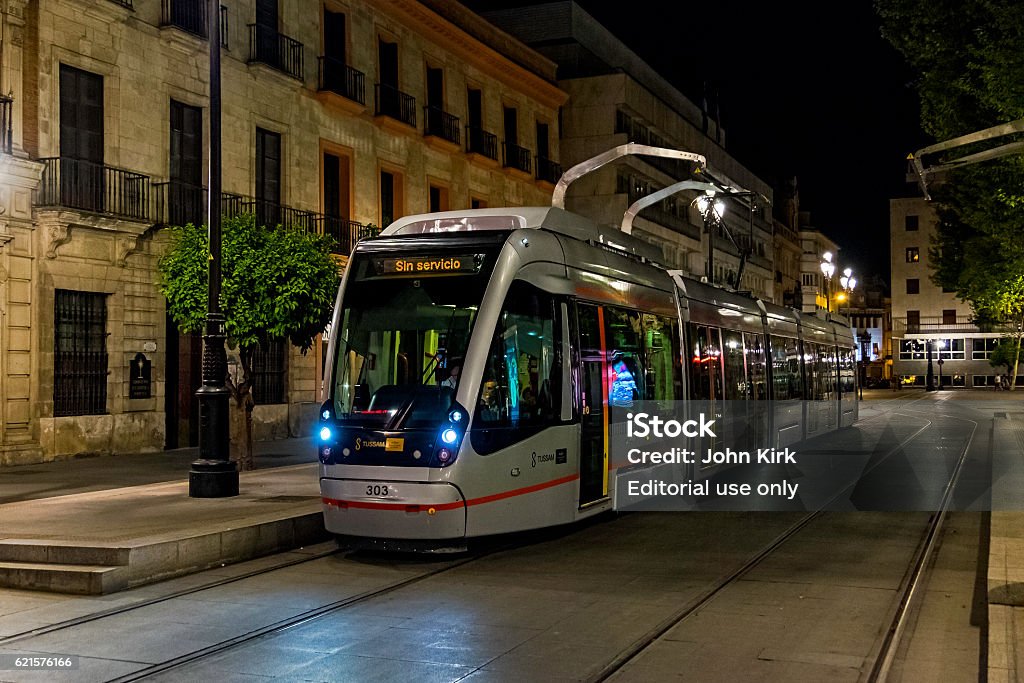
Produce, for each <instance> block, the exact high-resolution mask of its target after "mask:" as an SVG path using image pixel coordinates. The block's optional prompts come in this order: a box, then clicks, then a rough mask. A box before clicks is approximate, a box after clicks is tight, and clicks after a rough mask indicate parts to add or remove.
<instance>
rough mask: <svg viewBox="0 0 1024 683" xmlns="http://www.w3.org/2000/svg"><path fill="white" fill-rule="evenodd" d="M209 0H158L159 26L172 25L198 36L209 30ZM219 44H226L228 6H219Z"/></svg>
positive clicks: (201, 36)
mask: <svg viewBox="0 0 1024 683" xmlns="http://www.w3.org/2000/svg"><path fill="white" fill-rule="evenodd" d="M209 6H210V2H209V0H160V27H161V28H163V27H165V26H173V27H175V28H180V29H181V30H182V31H186V32H188V33H191V34H192V35H194V36H199V37H200V38H206V37H207V36H208V34H209V32H210V22H209V14H208V13H207V8H208V7H209ZM220 44H221V46H222V47H224V48H227V46H228V8H227V7H225V6H224V5H221V6H220Z"/></svg>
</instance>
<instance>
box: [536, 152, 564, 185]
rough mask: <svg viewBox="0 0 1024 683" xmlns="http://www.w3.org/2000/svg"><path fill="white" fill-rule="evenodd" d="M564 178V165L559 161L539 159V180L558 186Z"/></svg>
mask: <svg viewBox="0 0 1024 683" xmlns="http://www.w3.org/2000/svg"><path fill="white" fill-rule="evenodd" d="M561 177H562V165H561V164H559V163H558V162H557V161H552V160H551V159H545V158H544V157H537V180H543V181H544V182H546V183H551V184H552V185H554V184H556V183H557V182H558V181H559V179H561Z"/></svg>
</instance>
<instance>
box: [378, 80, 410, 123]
mask: <svg viewBox="0 0 1024 683" xmlns="http://www.w3.org/2000/svg"><path fill="white" fill-rule="evenodd" d="M373 104H374V113H375V114H377V116H387V117H390V118H392V119H395V120H396V121H401V122H402V123H405V124H408V125H410V126H412V127H413V128H415V127H416V98H415V97H413V96H412V95H409V94H406V93H404V92H402V91H401V90H399V89H398V88H396V87H394V86H391V85H385V84H384V83H378V84H377V85H376V87H375V88H374V93H373Z"/></svg>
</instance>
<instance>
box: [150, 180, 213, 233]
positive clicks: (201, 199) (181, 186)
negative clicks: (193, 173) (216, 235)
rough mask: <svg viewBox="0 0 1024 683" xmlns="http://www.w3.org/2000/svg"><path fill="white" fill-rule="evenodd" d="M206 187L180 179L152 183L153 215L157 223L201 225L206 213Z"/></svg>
mask: <svg viewBox="0 0 1024 683" xmlns="http://www.w3.org/2000/svg"><path fill="white" fill-rule="evenodd" d="M206 203H207V194H206V188H205V187H202V186H201V185H192V184H191V183H185V182H182V181H180V180H168V181H167V182H163V183H153V215H152V220H153V222H154V223H156V224H157V225H187V224H188V223H191V224H192V225H203V224H204V223H206V214H207V211H208V209H207V206H206Z"/></svg>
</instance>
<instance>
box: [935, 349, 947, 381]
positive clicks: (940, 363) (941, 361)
mask: <svg viewBox="0 0 1024 683" xmlns="http://www.w3.org/2000/svg"><path fill="white" fill-rule="evenodd" d="M935 344H936V345H937V346H938V347H939V386H938V389H939V391H942V364H943V363H944V362H945V361H944V360H943V359H942V349H944V348H946V340H945V339H937V340H935Z"/></svg>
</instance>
